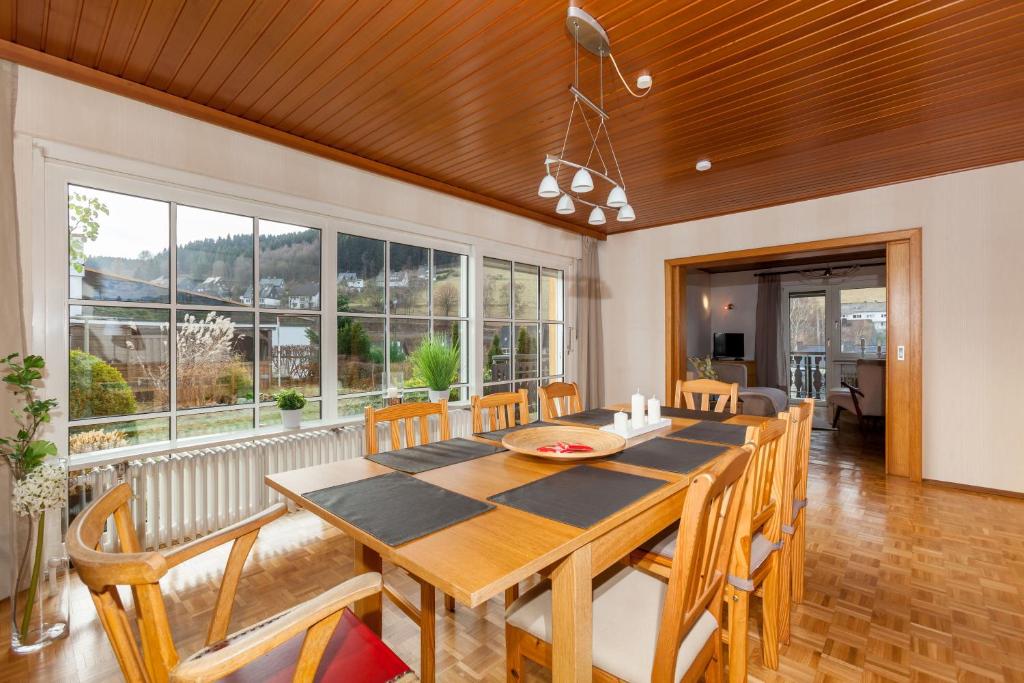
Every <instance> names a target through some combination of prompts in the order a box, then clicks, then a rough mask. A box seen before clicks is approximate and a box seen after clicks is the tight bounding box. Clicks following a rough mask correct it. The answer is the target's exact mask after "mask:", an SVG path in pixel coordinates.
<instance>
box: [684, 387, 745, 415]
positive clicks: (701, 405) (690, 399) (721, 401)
mask: <svg viewBox="0 0 1024 683" xmlns="http://www.w3.org/2000/svg"><path fill="white" fill-rule="evenodd" d="M712 395H714V396H718V400H717V401H716V402H715V406H714V408H712V407H711V397H712ZM697 397H699V401H698V400H697ZM739 397H740V385H739V384H727V383H725V382H718V381H716V380H713V379H691V380H685V381H684V380H681V379H677V380H676V401H675V405H676V407H677V408H683V407H686V408H689V409H690V410H714V411H715V412H716V413H724V412H725V411H726V408H728V410H729V412H730V413H732V414H733V415H735V414H736V412H737V410H739Z"/></svg>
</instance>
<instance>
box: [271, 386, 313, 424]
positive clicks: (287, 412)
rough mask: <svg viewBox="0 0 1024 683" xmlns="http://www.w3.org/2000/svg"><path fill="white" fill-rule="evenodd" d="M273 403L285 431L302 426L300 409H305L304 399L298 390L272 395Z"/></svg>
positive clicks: (285, 390) (286, 390)
mask: <svg viewBox="0 0 1024 683" xmlns="http://www.w3.org/2000/svg"><path fill="white" fill-rule="evenodd" d="M274 402H275V403H276V404H277V407H278V408H279V409H280V410H281V424H283V425H284V428H285V429H298V428H299V427H301V426H302V409H303V408H305V407H306V397H305V396H303V395H302V392H300V391H299V390H298V389H284V390H282V391H279V392H277V393H276V394H274Z"/></svg>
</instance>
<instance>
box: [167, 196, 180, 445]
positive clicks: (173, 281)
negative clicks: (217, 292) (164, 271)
mask: <svg viewBox="0 0 1024 683" xmlns="http://www.w3.org/2000/svg"><path fill="white" fill-rule="evenodd" d="M170 211H171V235H170V239H171V243H170V244H169V245H168V252H167V263H168V266H167V267H168V268H169V269H170V273H168V275H169V277H168V278H167V282H168V301H170V306H171V315H170V320H169V327H168V338H167V343H168V348H167V362H168V367H169V369H168V371H167V383H168V384H169V385H170V386H169V387H168V390H169V391H168V394H167V395H168V397H169V398H168V405H167V411H168V413H169V414H170V417H169V421H170V423H171V424H170V429H169V435H170V439H171V445H174V444H176V443H177V441H178V203H177V202H170Z"/></svg>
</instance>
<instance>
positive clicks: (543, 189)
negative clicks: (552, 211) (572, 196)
mask: <svg viewBox="0 0 1024 683" xmlns="http://www.w3.org/2000/svg"><path fill="white" fill-rule="evenodd" d="M537 194H539V195H540V196H541V197H544V198H545V199H550V198H551V197H557V196H558V195H560V194H562V191H561V190H559V189H558V181H557V180H555V176H553V175H551V171H548V173H547V174H546V175H545V176H544V177H543V178H542V179H541V181H540V187H539V188H537Z"/></svg>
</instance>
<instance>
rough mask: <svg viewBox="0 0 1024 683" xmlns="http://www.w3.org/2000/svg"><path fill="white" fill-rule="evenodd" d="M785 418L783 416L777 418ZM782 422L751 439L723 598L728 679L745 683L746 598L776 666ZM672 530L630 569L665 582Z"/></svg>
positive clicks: (768, 660) (769, 661) (767, 658)
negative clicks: (754, 598) (756, 611)
mask: <svg viewBox="0 0 1024 683" xmlns="http://www.w3.org/2000/svg"><path fill="white" fill-rule="evenodd" d="M783 414H785V413H783ZM786 428H787V423H786V421H784V420H771V421H769V422H767V423H766V424H765V425H762V426H761V427H760V428H759V429H758V430H756V431H755V432H754V433H753V434H754V436H753V438H754V440H755V443H756V450H755V451H754V455H753V457H752V458H751V459H750V463H749V465H748V472H747V477H746V478H747V486H746V490H745V492H744V497H743V503H742V507H741V510H740V517H739V523H738V525H737V528H736V542H735V545H734V547H733V551H732V560H731V561H730V565H729V566H730V568H729V580H728V584H727V585H726V587H725V598H726V602H727V603H728V605H729V628H728V631H727V633H726V642H728V643H729V676H730V680H746V670H747V629H748V623H747V621H748V615H749V612H750V594H751V593H753V594H755V595H758V596H760V597H761V599H762V601H763V609H762V614H763V618H762V623H761V633H762V637H761V643H762V646H763V658H764V663H765V665H766V666H768V667H770V668H773V669H775V668H778V666H779V664H778V661H779V613H780V610H781V609H782V607H781V580H782V572H781V563H780V558H779V553H778V552H777V551H778V550H779V549H780V548H781V546H782V544H781V542H780V534H781V529H780V522H779V520H780V517H779V514H778V511H779V509H780V506H779V505H778V503H777V500H778V498H779V496H780V495H781V492H782V490H783V487H784V483H783V482H784V471H785V449H786V447H787V440H786V438H785V437H786ZM678 533H679V532H678V527H675V526H673V527H669V528H668V529H666V530H665V531H663V532H661V533H660V534H658V535H657V536H655V537H654V538H652V539H650V540H649V541H648V542H647V543H645V544H644V545H643V546H642V547H641V548H640V549H639V550H637V551H635V552H633V553H632V554H631V555H630V558H629V561H630V564H632V565H634V566H637V567H639V568H641V569H644V570H646V571H649V572H651V573H653V574H658V575H660V576H662V577H666V578H667V576H668V574H669V569H670V568H671V566H672V562H673V559H674V555H673V553H674V552H675V550H676V547H677V543H676V538H677V536H678Z"/></svg>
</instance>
